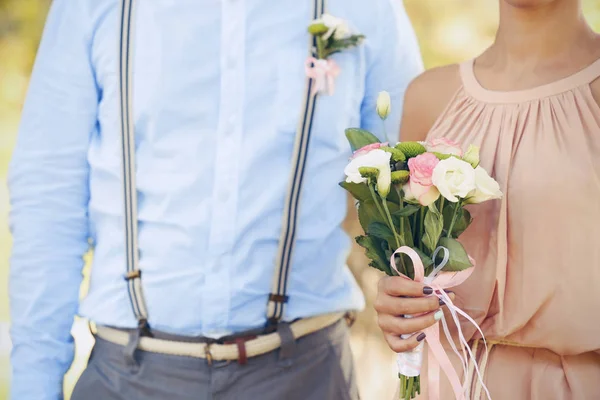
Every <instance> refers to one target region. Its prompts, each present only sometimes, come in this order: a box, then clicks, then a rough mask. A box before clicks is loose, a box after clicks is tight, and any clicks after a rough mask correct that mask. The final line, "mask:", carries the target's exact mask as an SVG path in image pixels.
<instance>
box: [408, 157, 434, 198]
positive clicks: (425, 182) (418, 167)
mask: <svg viewBox="0 0 600 400" xmlns="http://www.w3.org/2000/svg"><path fill="white" fill-rule="evenodd" d="M439 162H440V160H438V158H437V157H436V156H435V155H433V154H431V153H423V154H420V155H418V156H416V157H413V158H411V159H409V160H408V169H409V170H410V181H409V185H410V192H411V193H410V194H411V197H414V198H415V199H417V200H419V203H420V204H421V205H423V206H428V205H429V204H431V203H433V202H434V201H436V200H437V199H438V198H439V197H440V192H439V191H438V190H437V188H436V187H435V186H434V185H433V182H432V181H431V176H432V175H433V170H434V168H435V166H436V165H437V164H438V163H439Z"/></svg>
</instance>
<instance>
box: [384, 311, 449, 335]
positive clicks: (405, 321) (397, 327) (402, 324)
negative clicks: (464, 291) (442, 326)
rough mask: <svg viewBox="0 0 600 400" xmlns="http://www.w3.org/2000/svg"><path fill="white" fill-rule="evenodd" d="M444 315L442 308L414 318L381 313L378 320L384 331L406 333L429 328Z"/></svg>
mask: <svg viewBox="0 0 600 400" xmlns="http://www.w3.org/2000/svg"><path fill="white" fill-rule="evenodd" d="M443 315H444V312H443V311H442V310H441V309H439V310H437V311H435V312H431V313H428V314H425V315H420V316H418V317H414V318H404V317H396V316H394V315H390V314H379V317H378V319H377V321H378V323H379V327H380V328H381V330H382V331H383V332H384V333H391V334H394V335H404V334H413V333H415V332H418V331H422V330H424V329H426V328H429V327H430V326H432V325H433V324H435V323H436V322H437V321H439V320H440V319H441V318H442V316H443Z"/></svg>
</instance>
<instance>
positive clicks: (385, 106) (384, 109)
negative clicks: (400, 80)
mask: <svg viewBox="0 0 600 400" xmlns="http://www.w3.org/2000/svg"><path fill="white" fill-rule="evenodd" d="M391 102H392V100H391V99H390V94H389V93H388V92H386V91H385V90H384V91H382V92H379V96H377V114H378V115H379V118H381V119H383V120H385V119H386V118H387V117H388V115H390V110H391V107H392V106H391Z"/></svg>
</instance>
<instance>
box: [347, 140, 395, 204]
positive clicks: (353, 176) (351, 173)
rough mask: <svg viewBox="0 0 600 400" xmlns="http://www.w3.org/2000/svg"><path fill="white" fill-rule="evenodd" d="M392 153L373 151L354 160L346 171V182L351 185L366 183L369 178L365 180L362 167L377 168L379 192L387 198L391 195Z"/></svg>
mask: <svg viewBox="0 0 600 400" xmlns="http://www.w3.org/2000/svg"><path fill="white" fill-rule="evenodd" d="M391 157H392V154H391V153H388V152H387V151H383V150H379V149H376V150H372V151H370V152H368V153H366V154H363V155H361V156H358V157H356V158H353V159H352V160H351V161H350V163H349V164H348V165H347V166H346V168H345V169H344V173H345V174H346V182H349V183H365V182H367V178H364V177H363V176H362V175H361V174H360V171H359V168H361V167H371V168H377V169H378V170H379V174H378V175H377V191H378V192H379V194H380V195H381V196H382V197H387V195H388V194H389V193H390V186H391V185H392V170H391V168H390V159H391Z"/></svg>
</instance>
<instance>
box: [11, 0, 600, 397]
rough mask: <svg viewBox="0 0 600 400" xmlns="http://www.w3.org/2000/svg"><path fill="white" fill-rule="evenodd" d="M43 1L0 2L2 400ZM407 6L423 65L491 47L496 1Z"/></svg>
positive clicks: (382, 393)
mask: <svg viewBox="0 0 600 400" xmlns="http://www.w3.org/2000/svg"><path fill="white" fill-rule="evenodd" d="M74 1H77V0H74ZM398 1H399V0H398ZM583 3H584V9H585V15H586V17H587V18H588V20H589V21H590V23H591V24H592V26H594V28H595V29H596V30H597V31H600V0H584V1H583ZM49 4H50V1H49V0H0V400H4V399H7V398H8V395H7V393H8V384H9V363H8V351H9V347H10V346H9V341H8V322H9V312H8V296H7V286H8V257H9V251H10V235H9V231H8V225H7V218H8V207H9V204H8V192H7V189H6V173H7V168H8V163H9V161H10V155H11V150H12V148H13V146H14V143H15V138H16V132H17V128H18V122H19V114H20V110H21V107H22V103H23V99H24V95H25V92H26V89H27V82H28V76H29V73H30V71H31V67H32V64H33V61H34V57H35V52H36V48H37V45H38V41H39V38H40V35H41V32H42V29H43V24H44V19H45V16H46V12H47V10H48V6H49ZM405 5H406V8H407V11H408V13H409V15H410V17H411V20H412V22H413V25H414V27H415V30H416V32H417V35H418V37H419V42H420V44H421V50H422V54H423V59H424V61H425V65H426V66H427V67H428V68H430V67H434V66H438V65H443V64H447V63H452V62H458V61H462V60H465V59H467V58H470V57H474V56H475V55H477V54H478V53H479V52H481V51H482V50H483V49H484V48H485V47H486V46H487V45H489V43H490V42H491V41H492V39H493V37H494V34H495V31H496V26H497V19H498V0H405ZM58 56H60V55H57V57H58ZM358 264H362V263H358ZM352 267H353V270H354V272H355V273H357V274H358V277H359V281H360V282H361V283H362V284H363V287H364V289H365V292H366V294H367V297H371V296H372V290H373V285H374V280H376V275H373V272H372V271H370V270H364V271H362V270H361V266H360V265H353V266H352ZM373 320H374V316H373V315H372V311H371V310H367V311H366V312H365V316H363V318H362V321H373ZM365 325H368V326H365ZM80 328H81V326H80ZM81 335H84V334H83V333H82V334H81ZM88 347H89V343H88ZM82 348H83V350H82V351H81V352H79V351H78V353H79V354H80V356H79V358H78V360H77V364H76V365H75V366H74V370H75V371H72V373H71V375H70V376H69V379H68V382H72V381H73V380H74V379H76V376H77V372H78V371H77V370H78V369H81V367H82V366H83V365H84V364H85V360H84V358H85V350H86V346H82ZM353 349H354V350H355V356H356V357H357V359H358V360H359V363H358V365H359V385H360V386H361V387H362V392H363V395H364V396H363V397H365V398H368V399H381V398H390V396H391V395H392V392H393V390H394V387H393V376H392V375H393V374H390V371H393V358H392V357H391V356H390V354H389V352H388V351H387V349H386V348H385V345H383V343H382V342H381V338H380V337H379V335H378V332H377V330H376V329H372V327H371V324H370V323H369V324H364V323H363V326H361V325H360V324H359V325H358V326H357V327H355V329H354V332H353ZM386 374H387V375H386ZM383 376H385V378H383ZM390 391H392V392H390Z"/></svg>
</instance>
